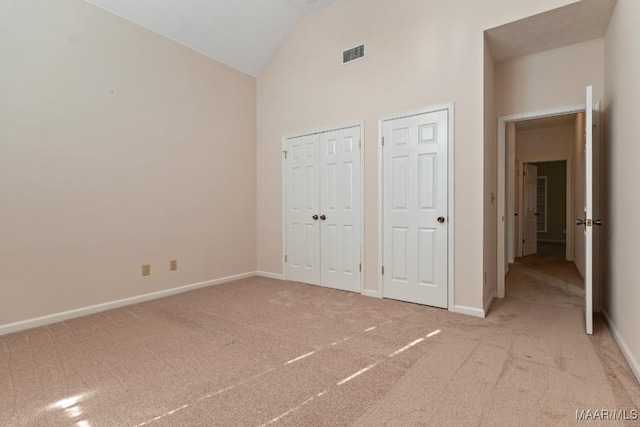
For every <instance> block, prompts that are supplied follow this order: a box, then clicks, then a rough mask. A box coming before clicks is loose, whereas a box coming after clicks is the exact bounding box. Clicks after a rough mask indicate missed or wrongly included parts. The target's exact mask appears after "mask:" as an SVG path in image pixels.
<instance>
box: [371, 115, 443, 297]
mask: <svg viewBox="0 0 640 427" xmlns="http://www.w3.org/2000/svg"><path fill="white" fill-rule="evenodd" d="M382 134H383V144H384V145H383V147H382V157H383V159H382V160H383V170H382V177H383V178H382V179H383V195H382V198H383V218H382V228H383V237H382V238H383V267H382V268H383V281H382V285H383V286H382V293H383V296H384V297H385V298H393V299H398V300H403V301H409V302H414V303H419V304H425V305H431V306H436V307H447V264H448V255H447V254H448V241H447V239H448V230H447V228H448V217H447V215H448V205H447V200H448V189H447V188H448V187H447V176H448V172H447V171H448V160H447V155H448V153H447V150H448V112H447V111H437V112H433V113H426V114H420V115H415V116H410V117H404V118H399V119H394V120H387V121H384V122H383V125H382Z"/></svg>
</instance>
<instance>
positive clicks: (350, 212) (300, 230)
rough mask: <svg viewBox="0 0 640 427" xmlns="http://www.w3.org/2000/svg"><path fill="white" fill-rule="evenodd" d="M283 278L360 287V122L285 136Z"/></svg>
mask: <svg viewBox="0 0 640 427" xmlns="http://www.w3.org/2000/svg"><path fill="white" fill-rule="evenodd" d="M285 151H286V152H287V159H286V160H285V179H286V181H285V188H286V201H285V206H286V220H285V222H286V254H287V262H286V274H287V280H293V281H296V282H303V283H309V284H313V285H322V286H326V287H331V288H335V289H341V290H346V291H354V292H357V291H359V290H360V274H361V272H360V263H361V260H360V236H361V224H360V214H361V213H360V209H361V207H360V167H361V165H360V126H355V127H350V128H345V129H339V130H334V131H329V132H323V133H316V134H313V135H307V136H303V137H297V138H289V139H287V140H286V149H285Z"/></svg>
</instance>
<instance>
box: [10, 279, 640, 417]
mask: <svg viewBox="0 0 640 427" xmlns="http://www.w3.org/2000/svg"><path fill="white" fill-rule="evenodd" d="M529 283H530V280H529V279H527V277H526V275H524V276H523V277H520V278H519V279H518V278H516V279H515V280H514V279H513V278H510V279H509V284H508V291H507V292H508V293H509V292H510V293H511V296H509V297H508V298H506V299H505V300H500V301H496V302H495V303H494V305H493V307H492V310H491V313H490V315H489V317H488V318H487V319H477V318H472V317H468V316H464V315H459V314H454V313H450V312H447V311H445V310H439V309H434V308H429V307H424V306H419V305H415V304H406V303H402V302H397V301H391V300H379V299H374V298H369V297H363V296H360V295H357V294H352V293H346V292H340V291H335V290H329V289H324V288H320V287H315V286H310V285H303V284H297V283H291V282H281V281H275V280H270V279H263V278H251V279H246V280H242V281H238V282H235V283H229V284H225V285H220V286H216V287H210V288H206V289H201V290H198V291H193V292H189V293H185V294H181V295H177V296H173V297H169V298H165V299H161V300H156V301H152V302H148V303H143V304H138V305H134V306H130V307H126V308H122V309H117V310H113V311H109V312H104V313H101V314H96V315H92V316H88V317H84V318H80V319H76V320H71V321H67V322H63V323H58V324H54V325H50V326H46V327H41V328H37V329H33V330H29V331H25V332H22V333H16V334H12V335H5V336H2V337H0V425H1V426H18V425H28V426H48V425H51V426H78V427H81V426H141V425H149V426H235V425H241V426H261V425H272V426H323V425H326V426H347V425H357V426H372V425H390V426H411V425H424V426H439V425H451V426H462V425H465V426H467V425H473V426H478V425H482V426H529V425H531V426H544V425H574V424H575V425H585V422H577V421H576V419H575V418H576V410H581V409H585V410H600V409H620V410H622V409H626V410H631V409H637V408H638V407H639V406H640V386H639V385H638V382H637V381H636V379H635V377H634V376H633V375H632V373H631V371H630V370H629V367H628V366H627V364H626V362H625V361H624V359H623V357H622V355H621V353H620V351H619V349H618V348H617V346H616V344H615V342H614V341H613V339H612V337H611V334H610V333H609V331H608V330H607V328H606V327H605V326H604V325H603V323H602V321H601V320H600V319H599V318H598V319H597V320H596V331H595V332H596V333H595V335H594V336H593V337H588V336H586V335H585V334H584V332H583V329H584V328H583V317H582V315H583V312H582V308H581V306H580V303H579V301H577V300H576V299H575V298H577V297H575V296H573V295H563V294H562V293H560V294H558V292H561V291H559V290H558V289H557V288H556V287H546V288H545V287H544V286H543V285H542V284H540V283H538V284H537V286H534V288H533V291H532V290H531V289H529V288H527V286H528V284H529ZM547 292H551V293H552V294H549V295H547V296H546V297H545V296H544V295H545V293H547ZM541 295H542V296H541ZM554 295H555V297H557V296H558V295H561V296H562V300H561V301H559V302H558V303H556V302H555V297H554ZM437 331H439V332H437ZM586 425H607V426H614V425H638V421H635V422H631V421H628V422H626V423H625V422H617V421H609V422H597V421H596V422H594V421H591V422H588V423H587V424H586Z"/></svg>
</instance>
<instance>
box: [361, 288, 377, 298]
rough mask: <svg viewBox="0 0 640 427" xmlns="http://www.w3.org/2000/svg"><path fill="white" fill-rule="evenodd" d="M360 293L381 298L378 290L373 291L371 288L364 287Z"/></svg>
mask: <svg viewBox="0 0 640 427" xmlns="http://www.w3.org/2000/svg"><path fill="white" fill-rule="evenodd" d="M362 295H364V296H366V297H373V298H382V297H381V296H380V294H379V292H378V291H374V290H372V289H365V290H364V291H362Z"/></svg>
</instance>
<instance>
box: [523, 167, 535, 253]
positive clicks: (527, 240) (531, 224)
mask: <svg viewBox="0 0 640 427" xmlns="http://www.w3.org/2000/svg"><path fill="white" fill-rule="evenodd" d="M537 209H538V167H537V166H534V165H530V164H528V163H526V164H525V165H524V242H523V246H522V255H523V256H528V255H533V254H536V253H538V217H537Z"/></svg>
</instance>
